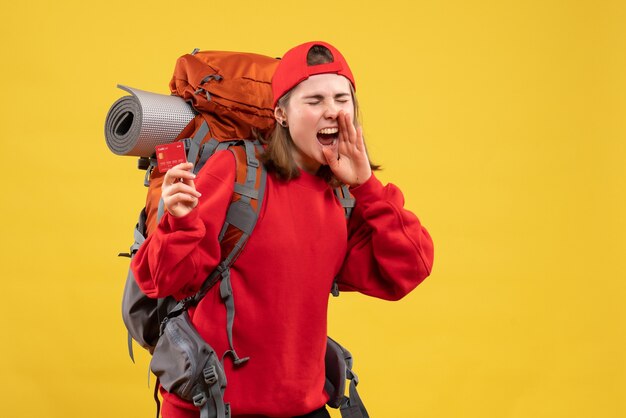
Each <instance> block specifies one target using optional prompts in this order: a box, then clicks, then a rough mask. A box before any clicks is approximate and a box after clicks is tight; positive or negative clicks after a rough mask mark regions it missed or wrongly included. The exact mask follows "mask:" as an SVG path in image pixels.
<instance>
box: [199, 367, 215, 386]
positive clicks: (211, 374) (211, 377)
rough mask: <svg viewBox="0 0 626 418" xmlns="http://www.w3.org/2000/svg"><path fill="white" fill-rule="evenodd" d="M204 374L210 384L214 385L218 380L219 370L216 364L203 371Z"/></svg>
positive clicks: (205, 379)
mask: <svg viewBox="0 0 626 418" xmlns="http://www.w3.org/2000/svg"><path fill="white" fill-rule="evenodd" d="M202 374H204V381H205V382H207V384H209V385H211V386H212V385H214V384H215V383H216V382H217V371H216V370H215V366H211V367H208V368H206V369H204V370H203V371H202Z"/></svg>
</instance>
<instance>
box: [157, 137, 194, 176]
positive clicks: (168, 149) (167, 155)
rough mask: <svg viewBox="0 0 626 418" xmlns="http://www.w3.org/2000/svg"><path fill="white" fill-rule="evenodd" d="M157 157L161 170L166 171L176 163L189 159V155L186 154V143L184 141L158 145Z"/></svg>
mask: <svg viewBox="0 0 626 418" xmlns="http://www.w3.org/2000/svg"><path fill="white" fill-rule="evenodd" d="M156 157H157V163H158V165H159V172H160V173H165V172H166V171H167V170H169V169H170V168H172V167H174V166H175V165H178V164H180V163H184V162H186V161H187V156H186V155H185V145H184V144H183V143H182V142H172V143H171V144H163V145H157V147H156Z"/></svg>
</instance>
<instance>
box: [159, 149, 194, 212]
mask: <svg viewBox="0 0 626 418" xmlns="http://www.w3.org/2000/svg"><path fill="white" fill-rule="evenodd" d="M156 157H157V164H158V167H159V171H160V172H165V177H164V178H163V185H162V187H161V197H162V198H163V205H164V207H165V210H167V211H168V212H169V213H170V214H171V215H172V216H176V217H180V216H185V215H187V214H188V213H189V212H191V210H192V209H193V208H195V207H196V206H197V204H198V198H199V197H200V192H198V191H197V190H196V187H195V184H194V182H193V179H194V178H195V177H196V176H195V174H193V172H192V171H191V170H192V169H193V164H192V163H188V162H186V156H185V147H184V145H183V144H182V143H180V142H175V143H172V144H165V145H159V146H157V147H156Z"/></svg>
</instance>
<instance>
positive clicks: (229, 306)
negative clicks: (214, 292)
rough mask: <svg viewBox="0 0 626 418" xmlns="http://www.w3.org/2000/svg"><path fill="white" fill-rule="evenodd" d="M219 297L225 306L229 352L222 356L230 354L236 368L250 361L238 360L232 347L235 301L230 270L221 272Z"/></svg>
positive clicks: (245, 359) (248, 358) (245, 358)
mask: <svg viewBox="0 0 626 418" xmlns="http://www.w3.org/2000/svg"><path fill="white" fill-rule="evenodd" d="M220 296H221V297H222V300H223V301H224V304H225V305H226V320H227V324H226V333H227V334H228V344H229V345H230V350H228V351H227V352H226V353H224V355H226V354H230V355H231V356H232V357H233V361H234V363H235V365H236V366H239V365H241V364H243V363H245V362H246V361H248V360H250V357H244V358H239V356H238V355H237V352H236V351H235V347H233V323H234V321H235V301H234V299H233V288H232V286H231V283H230V268H227V269H225V270H224V271H222V282H221V283H220Z"/></svg>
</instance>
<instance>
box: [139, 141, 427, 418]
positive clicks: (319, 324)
mask: <svg viewBox="0 0 626 418" xmlns="http://www.w3.org/2000/svg"><path fill="white" fill-rule="evenodd" d="M234 181H235V159H234V156H233V155H232V153H230V152H228V151H225V152H218V153H216V154H215V155H214V156H213V157H212V158H211V159H210V160H209V161H208V162H207V164H206V166H205V167H204V168H203V169H202V170H201V171H200V173H199V175H198V177H197V179H196V188H197V189H198V190H199V191H200V192H201V193H202V197H201V199H200V203H199V205H198V206H197V207H196V208H195V209H194V210H192V211H191V212H190V213H189V214H188V215H186V216H184V217H180V218H176V217H174V216H170V215H169V214H166V215H165V216H164V217H163V219H162V220H161V222H160V224H159V226H158V228H157V229H156V230H155V232H154V233H153V234H152V235H151V236H150V237H148V239H147V240H146V242H145V243H144V244H143V245H142V246H141V248H140V249H139V251H138V252H137V254H136V256H135V257H134V259H133V262H132V268H133V272H134V274H135V278H136V280H137V283H138V284H139V286H140V288H141V289H142V290H143V291H144V292H145V293H146V294H147V295H148V296H150V297H164V296H167V295H174V296H175V297H177V298H182V297H185V296H189V295H190V294H193V293H195V291H197V290H198V288H199V287H200V285H201V284H202V282H203V281H204V279H205V278H206V277H207V276H208V274H209V273H210V272H211V270H212V269H213V268H214V267H215V266H216V265H217V263H218V262H219V260H220V244H219V242H218V234H219V232H220V229H221V227H222V225H223V223H224V220H225V217H226V210H227V208H228V205H229V203H230V200H231V196H232V193H233V185H234ZM351 193H352V194H353V196H354V197H355V199H356V207H355V209H354V211H353V213H352V217H351V219H350V222H349V225H348V226H346V220H345V217H344V211H343V208H342V207H341V205H340V204H339V202H338V200H337V199H336V197H335V195H334V193H333V191H332V189H331V188H330V187H329V186H327V185H326V183H325V182H324V181H323V180H322V179H321V178H319V177H316V176H313V175H310V174H307V173H306V172H302V173H301V175H300V177H299V178H297V179H295V180H291V181H289V182H284V181H280V180H278V179H277V178H276V177H275V176H274V175H273V174H271V173H270V174H269V175H268V178H267V185H266V191H265V198H264V201H263V207H262V209H261V212H260V217H259V221H258V223H257V225H256V228H255V230H254V232H253V234H252V236H251V237H250V239H249V241H248V243H247V244H246V247H245V248H244V250H243V252H242V253H241V255H240V256H239V258H238V259H237V261H236V263H235V264H234V266H233V267H232V271H231V279H232V288H233V297H234V301H235V310H236V316H235V322H234V326H233V341H234V347H235V349H236V350H237V353H238V354H239V356H240V357H247V356H249V357H250V360H249V361H248V362H247V363H245V364H244V365H242V366H240V367H237V368H235V367H234V366H233V363H232V360H231V357H230V356H226V360H225V365H224V367H225V371H226V376H227V379H228V386H227V388H226V392H225V401H226V402H230V404H231V411H232V414H233V415H234V416H244V415H263V416H272V417H289V416H295V415H302V414H306V413H309V412H311V411H313V410H315V409H317V408H320V407H321V406H322V405H324V404H325V403H326V401H327V399H328V396H327V395H326V394H325V392H324V389H323V388H324V353H325V348H326V315H327V306H328V298H329V291H330V288H331V285H332V282H333V279H334V278H335V277H336V276H339V278H340V280H339V285H340V286H339V288H340V289H341V290H354V291H359V292H362V293H365V294H367V295H370V296H375V297H378V298H383V299H389V300H396V299H399V298H401V297H403V296H404V295H406V294H407V293H408V292H410V291H411V290H412V289H413V288H415V286H417V285H418V284H419V283H420V282H421V281H422V280H424V278H426V277H427V276H428V275H429V273H430V270H431V266H432V261H433V245H432V240H431V238H430V236H429V235H428V232H427V231H426V230H425V229H424V228H423V227H422V226H421V224H420V222H419V220H418V219H417V217H416V216H415V215H413V214H412V213H411V212H409V211H407V210H405V209H403V205H404V198H403V196H402V193H401V192H400V190H399V189H398V188H397V187H395V186H394V185H391V184H390V185H387V186H383V185H382V184H381V183H380V182H379V181H378V179H376V178H375V177H374V176H372V177H371V179H370V180H369V181H367V182H366V183H365V184H362V185H361V186H359V187H356V188H353V189H351ZM190 315H191V317H192V320H193V323H194V325H195V326H196V327H197V329H198V331H199V333H200V334H201V335H202V337H203V338H205V340H206V341H208V342H209V344H211V346H212V347H213V348H214V349H215V350H216V352H217V353H218V355H222V354H223V353H224V352H225V351H227V350H228V348H229V345H228V340H227V335H226V309H225V307H224V304H223V302H222V301H221V298H220V296H219V286H214V287H213V288H212V289H211V291H209V293H208V294H207V295H206V296H205V298H204V299H203V300H202V301H201V302H200V304H199V305H198V306H197V308H196V309H193V310H191V311H190ZM185 410H187V411H185ZM164 411H170V413H171V414H172V416H175V417H184V416H189V411H197V409H196V408H195V407H194V406H193V405H191V404H189V403H186V402H184V401H183V400H181V399H180V398H178V397H176V396H175V395H172V394H168V393H164Z"/></svg>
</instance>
